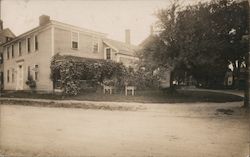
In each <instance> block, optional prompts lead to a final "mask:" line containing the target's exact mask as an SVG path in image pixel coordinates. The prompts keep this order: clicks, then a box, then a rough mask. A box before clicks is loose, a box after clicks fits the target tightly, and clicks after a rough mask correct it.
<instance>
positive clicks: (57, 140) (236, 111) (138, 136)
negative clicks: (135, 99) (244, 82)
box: [0, 102, 249, 157]
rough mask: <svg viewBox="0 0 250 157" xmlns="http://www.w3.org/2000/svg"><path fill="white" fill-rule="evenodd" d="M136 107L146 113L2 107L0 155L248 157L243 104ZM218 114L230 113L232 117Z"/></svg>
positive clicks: (5, 105)
mask: <svg viewBox="0 0 250 157" xmlns="http://www.w3.org/2000/svg"><path fill="white" fill-rule="evenodd" d="M125 105H126V104H125ZM130 105H133V104H130ZM135 105H138V104H135ZM140 105H144V106H145V109H140V110H137V111H122V110H121V111H119V110H116V111H105V110H85V109H70V108H49V107H31V106H19V105H8V104H3V105H1V123H0V124H1V126H0V127H1V134H0V135H1V151H0V152H1V153H2V154H8V155H18V156H19V155H25V156H55V155H56V156H150V157H152V156H157V157H158V156H164V157H166V156H169V157H183V156H185V157H246V156H247V155H248V153H249V145H248V144H249V143H248V142H249V119H248V118H249V117H248V116H247V114H246V112H245V109H243V108H240V106H241V105H242V102H236V103H235V102H234V103H223V104H222V103H193V104H140ZM217 109H231V110H233V114H232V115H227V114H223V113H219V112H217V111H216V110H217Z"/></svg>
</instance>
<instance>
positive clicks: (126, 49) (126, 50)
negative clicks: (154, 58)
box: [103, 38, 139, 56]
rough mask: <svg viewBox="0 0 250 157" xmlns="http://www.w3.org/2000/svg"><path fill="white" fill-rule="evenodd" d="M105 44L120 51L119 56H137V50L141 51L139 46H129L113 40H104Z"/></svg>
mask: <svg viewBox="0 0 250 157" xmlns="http://www.w3.org/2000/svg"><path fill="white" fill-rule="evenodd" d="M103 42H104V43H105V44H107V45H109V46H111V47H113V48H114V49H116V50H118V52H117V53H118V54H123V55H129V56H135V53H136V51H137V50H139V47H138V46H135V45H131V44H127V43H124V42H121V41H117V40H112V39H107V38H106V39H103Z"/></svg>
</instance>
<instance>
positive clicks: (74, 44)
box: [71, 32, 79, 49]
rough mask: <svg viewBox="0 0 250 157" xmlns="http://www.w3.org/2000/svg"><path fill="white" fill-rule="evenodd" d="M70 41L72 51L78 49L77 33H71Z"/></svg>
mask: <svg viewBox="0 0 250 157" xmlns="http://www.w3.org/2000/svg"><path fill="white" fill-rule="evenodd" d="M71 41H72V45H71V47H72V48H73V49H78V42H79V33H76V32H72V33H71Z"/></svg>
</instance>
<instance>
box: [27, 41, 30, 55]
mask: <svg viewBox="0 0 250 157" xmlns="http://www.w3.org/2000/svg"><path fill="white" fill-rule="evenodd" d="M27 51H28V53H30V38H27Z"/></svg>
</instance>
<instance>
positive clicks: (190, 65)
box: [143, 0, 248, 86]
mask: <svg viewBox="0 0 250 157" xmlns="http://www.w3.org/2000/svg"><path fill="white" fill-rule="evenodd" d="M175 2H176V1H175ZM246 4H247V3H245V2H242V3H236V2H235V1H233V0H213V1H211V2H207V3H199V4H196V5H192V6H188V7H185V8H180V7H179V5H178V3H173V4H172V5H171V7H169V8H167V9H163V10H160V11H159V13H158V14H157V17H158V19H159V21H158V28H159V30H160V32H159V34H158V35H156V36H154V40H152V41H151V42H150V43H148V45H146V46H145V48H144V53H143V54H144V55H143V56H144V58H146V59H147V60H151V61H152V62H153V63H154V66H165V67H168V68H170V69H171V70H172V72H171V74H172V76H173V75H180V74H183V72H182V71H183V70H185V71H186V72H188V73H189V74H190V75H192V76H194V77H195V79H196V80H198V81H199V82H200V83H204V84H206V85H208V86H209V85H218V82H223V79H224V75H225V72H226V70H227V68H228V65H229V64H231V63H235V62H239V63H243V62H244V58H245V54H246V50H247V48H248V47H247V45H246V44H243V43H242V42H241V37H242V36H243V35H244V34H246V33H247V32H248V27H247V26H248V24H247V17H248V16H247V15H248V14H247V11H248V5H246ZM172 78H173V77H172Z"/></svg>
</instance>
